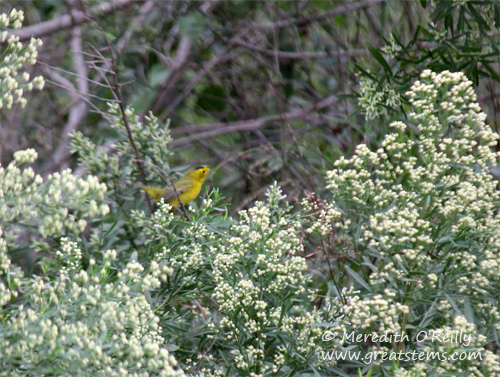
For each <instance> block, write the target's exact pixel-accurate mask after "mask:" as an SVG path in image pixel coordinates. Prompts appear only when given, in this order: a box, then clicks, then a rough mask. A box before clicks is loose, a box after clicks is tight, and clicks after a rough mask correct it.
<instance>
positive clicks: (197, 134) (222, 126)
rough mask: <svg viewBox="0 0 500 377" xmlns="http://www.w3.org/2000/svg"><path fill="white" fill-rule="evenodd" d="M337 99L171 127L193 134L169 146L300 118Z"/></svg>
mask: <svg viewBox="0 0 500 377" xmlns="http://www.w3.org/2000/svg"><path fill="white" fill-rule="evenodd" d="M338 100H339V99H338V97H337V96H330V97H327V98H325V99H323V100H321V101H319V102H317V103H315V104H312V105H309V106H307V107H305V108H303V109H300V110H293V111H290V112H288V113H284V114H277V115H269V116H266V117H262V118H258V119H251V120H242V121H239V122H232V123H212V124H206V125H198V126H191V127H183V128H179V129H173V130H172V134H179V133H189V134H193V135H191V136H187V137H184V138H182V139H177V140H174V141H172V143H171V146H172V147H173V148H176V147H177V148H178V147H182V146H184V145H187V144H190V143H192V142H194V141H199V140H204V139H207V138H211V137H215V136H218V135H222V134H226V133H231V132H238V131H252V130H256V129H258V128H261V127H263V126H264V125H266V124H268V123H271V122H276V121H281V120H291V119H300V118H303V117H305V116H306V115H308V114H309V113H311V112H313V111H316V110H319V109H322V108H325V107H327V106H330V105H332V104H333V103H335V102H337V101H338Z"/></svg>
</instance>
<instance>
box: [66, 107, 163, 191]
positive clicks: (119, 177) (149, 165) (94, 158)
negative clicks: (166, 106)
mask: <svg viewBox="0 0 500 377" xmlns="http://www.w3.org/2000/svg"><path fill="white" fill-rule="evenodd" d="M125 113H126V117H127V120H128V123H129V126H130V129H131V133H132V137H133V138H134V142H135V144H136V146H137V148H138V149H139V150H140V153H141V157H142V158H143V160H142V165H143V167H144V170H145V173H146V179H147V181H148V182H149V184H152V185H155V184H159V185H163V184H164V182H160V181H159V180H158V177H159V173H158V171H157V170H156V169H157V168H161V169H162V170H164V171H168V170H169V168H168V165H167V166H165V161H169V159H170V157H171V156H172V152H170V149H169V144H170V142H171V141H172V137H171V136H170V131H169V129H168V126H169V124H168V123H167V124H164V125H161V124H160V123H159V122H158V118H156V117H155V116H154V115H152V114H149V115H148V116H146V117H145V122H141V121H140V120H139V116H138V115H137V114H135V112H134V111H133V109H132V108H130V107H127V109H126V110H125ZM107 118H108V120H109V122H110V123H111V125H112V127H114V128H116V129H118V130H119V131H120V132H121V133H122V135H123V139H122V140H120V141H118V142H116V143H115V144H114V145H113V153H109V151H108V150H106V149H105V148H103V147H99V146H97V145H95V144H94V143H93V142H92V141H91V140H90V139H89V138H88V137H86V136H84V135H83V134H82V133H81V132H78V131H77V132H74V133H73V134H72V135H71V137H72V142H71V148H72V151H73V152H74V153H77V154H78V158H79V162H80V165H82V166H83V167H84V168H86V169H87V171H88V172H89V173H90V174H93V175H95V176H97V177H98V178H99V180H100V181H101V182H104V183H106V185H107V186H108V187H109V189H110V190H118V189H119V190H118V191H123V190H125V189H127V188H129V187H131V186H132V183H133V182H135V181H137V178H133V177H132V175H133V174H136V176H138V174H137V173H138V169H137V162H136V160H135V157H134V156H135V151H134V149H133V147H132V145H131V143H130V140H129V138H128V132H127V129H126V126H125V123H124V121H123V117H122V114H121V111H120V108H119V106H118V104H117V103H111V102H108V114H107Z"/></svg>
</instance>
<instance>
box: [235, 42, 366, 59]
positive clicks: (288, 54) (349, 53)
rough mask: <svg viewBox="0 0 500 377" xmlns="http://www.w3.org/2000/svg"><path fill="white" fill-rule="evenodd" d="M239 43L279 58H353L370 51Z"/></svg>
mask: <svg viewBox="0 0 500 377" xmlns="http://www.w3.org/2000/svg"><path fill="white" fill-rule="evenodd" d="M235 43H236V44H237V45H239V46H242V47H246V48H249V49H250V50H254V51H258V52H261V53H263V54H265V55H268V56H271V57H274V58H276V57H277V58H278V59H321V58H329V57H330V58H331V57H346V58H351V57H355V56H366V55H369V54H370V52H369V51H368V50H365V49H354V50H344V51H318V52H315V51H312V52H309V51H299V52H292V51H277V50H267V49H265V48H263V47H260V46H256V45H254V44H251V43H247V42H243V41H236V42H235Z"/></svg>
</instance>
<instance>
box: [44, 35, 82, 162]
mask: <svg viewBox="0 0 500 377" xmlns="http://www.w3.org/2000/svg"><path fill="white" fill-rule="evenodd" d="M82 50H83V48H82V31H81V28H80V27H79V26H76V27H75V28H73V33H72V36H71V51H72V53H73V64H74V66H75V71H76V73H77V75H76V77H77V87H78V94H76V93H75V92H70V95H71V97H72V98H73V101H74V104H73V106H72V107H71V109H70V112H69V119H68V122H67V123H66V125H65V126H64V130H63V132H62V140H61V141H60V143H59V146H58V148H57V150H56V151H55V152H54V154H53V157H52V166H54V167H55V166H58V167H59V165H61V163H62V162H63V161H64V160H66V159H67V157H69V155H70V151H69V148H68V141H69V138H70V134H71V133H72V132H73V131H75V130H76V129H77V127H78V125H79V124H80V123H81V122H82V121H83V120H84V119H85V117H86V116H87V105H86V103H85V101H84V100H82V97H84V98H87V96H88V92H89V82H88V78H87V76H88V70H87V66H86V64H85V61H84V59H83V53H82ZM73 88H74V86H73Z"/></svg>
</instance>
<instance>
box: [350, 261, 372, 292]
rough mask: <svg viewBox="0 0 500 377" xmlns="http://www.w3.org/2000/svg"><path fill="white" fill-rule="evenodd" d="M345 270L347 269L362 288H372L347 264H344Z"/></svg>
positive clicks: (368, 289)
mask: <svg viewBox="0 0 500 377" xmlns="http://www.w3.org/2000/svg"><path fill="white" fill-rule="evenodd" d="M345 270H346V271H347V274H348V275H349V276H350V277H351V278H352V279H353V280H354V281H355V282H356V283H358V284H359V285H361V286H362V287H363V288H365V289H366V290H367V291H369V292H371V290H372V288H371V287H370V285H369V284H368V283H367V282H366V281H364V280H363V279H362V278H361V276H359V275H358V273H356V272H355V271H354V270H353V269H352V268H350V267H349V266H345Z"/></svg>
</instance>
